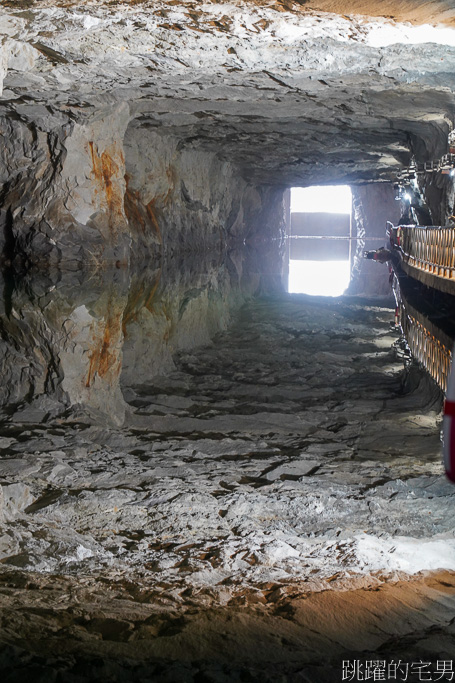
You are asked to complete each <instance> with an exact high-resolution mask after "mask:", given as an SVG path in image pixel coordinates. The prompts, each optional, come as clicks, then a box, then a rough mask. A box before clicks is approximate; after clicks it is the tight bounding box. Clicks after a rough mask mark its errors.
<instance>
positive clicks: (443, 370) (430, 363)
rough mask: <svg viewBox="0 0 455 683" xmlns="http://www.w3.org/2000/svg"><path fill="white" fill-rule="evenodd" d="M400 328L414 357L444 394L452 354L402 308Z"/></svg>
mask: <svg viewBox="0 0 455 683" xmlns="http://www.w3.org/2000/svg"><path fill="white" fill-rule="evenodd" d="M400 326H401V329H402V330H403V334H404V336H405V337H406V340H407V342H408V344H409V348H410V350H411V353H412V355H413V356H414V358H416V359H417V360H418V361H419V363H421V364H422V365H423V367H424V368H425V370H426V371H427V372H428V373H429V374H430V375H431V377H432V378H433V379H434V380H435V382H436V383H437V384H438V385H439V386H440V387H441V389H442V390H443V391H444V393H445V392H446V390H447V381H448V378H449V373H450V368H451V364H452V352H451V351H450V349H448V348H447V347H446V346H445V345H444V344H443V343H442V342H441V341H440V340H439V339H437V338H436V337H435V336H434V335H433V334H432V333H431V332H430V331H429V330H427V329H426V328H425V327H424V325H423V324H422V323H421V322H419V321H418V320H417V319H416V318H414V317H413V316H412V315H409V314H408V313H407V312H406V310H405V308H404V307H401V320H400Z"/></svg>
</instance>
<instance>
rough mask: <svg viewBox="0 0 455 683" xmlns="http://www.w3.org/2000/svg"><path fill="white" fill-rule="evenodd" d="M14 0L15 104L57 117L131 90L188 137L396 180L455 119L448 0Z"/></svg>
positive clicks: (225, 152)
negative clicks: (200, 0) (227, 0)
mask: <svg viewBox="0 0 455 683" xmlns="http://www.w3.org/2000/svg"><path fill="white" fill-rule="evenodd" d="M3 4H4V7H5V9H4V14H3V15H2V16H1V17H0V27H1V28H0V32H1V34H3V42H2V46H1V49H2V59H1V60H0V75H2V76H3V79H2V80H3V96H2V98H1V105H0V107H1V110H0V113H10V114H11V115H13V116H15V117H19V118H20V119H21V120H23V121H29V120H33V121H35V122H38V125H39V127H41V128H42V129H43V130H49V129H50V128H51V127H52V126H56V125H58V124H59V123H61V125H63V124H64V123H65V121H67V120H68V118H69V119H70V120H76V121H87V120H88V119H90V118H96V117H97V116H98V115H99V114H100V111H103V110H104V111H105V109H106V107H107V108H109V107H112V106H113V105H114V104H117V103H119V102H125V103H127V104H128V106H129V108H130V117H131V120H133V119H135V120H136V125H139V126H143V127H144V128H153V129H154V130H156V131H158V132H161V133H163V134H172V135H175V136H177V137H178V138H179V139H180V140H181V142H180V146H181V148H184V147H186V148H188V147H190V148H199V149H204V150H211V151H216V153H217V154H218V155H219V156H220V158H222V159H225V160H229V161H232V162H234V163H235V164H237V165H238V166H240V167H241V169H242V171H243V174H244V175H245V176H246V177H247V178H248V179H249V180H252V181H254V182H259V183H263V182H265V183H273V184H289V185H292V184H307V183H312V182H321V181H323V182H330V181H332V182H334V181H336V182H339V181H348V182H349V181H350V182H352V181H354V182H355V181H356V180H357V181H364V180H371V179H378V178H383V179H389V178H391V177H393V171H394V169H396V168H398V167H399V166H400V165H401V164H403V163H406V162H407V161H408V160H409V158H410V152H414V153H415V154H416V155H417V156H418V157H419V159H427V158H431V157H432V156H438V155H440V154H442V153H443V152H445V146H446V140H447V132H448V131H449V130H450V129H451V128H452V126H453V110H454V96H453V90H454V88H455V35H454V34H455V31H454V30H453V29H451V28H448V26H450V25H453V23H454V22H455V10H454V9H453V8H451V7H450V3H447V2H402V3H397V4H396V3H393V4H392V3H390V2H386V3H383V2H381V3H376V6H371V7H370V6H369V4H368V3H365V2H362V1H359V2H355V1H354V2H351V3H337V2H332V1H331V0H327V1H324V0H320V1H319V2H316V3H311V4H308V5H307V4H306V3H300V4H296V3H292V2H284V3H278V2H269V3H251V2H248V3H245V2H239V1H238V0H236V1H234V2H230V3H206V4H198V3H192V2H186V3H180V2H175V1H174V0H170V1H169V2H159V3H156V2H154V3H148V2H131V3H129V4H126V3H125V4H122V3H118V2H115V3H114V2H110V3H94V2H92V3H90V2H86V3H73V2H68V3H66V2H61V3H53V2H39V3H37V2H7V3H3ZM379 11H380V12H382V14H383V15H384V16H383V17H380V16H378V14H379ZM346 12H348V13H349V14H346ZM367 15H370V16H367ZM395 19H397V20H399V21H403V20H411V21H413V22H414V24H411V23H404V24H403V23H402V24H399V23H395ZM442 21H444V22H446V25H445V26H439V27H437V28H434V27H431V26H421V25H419V23H420V24H422V22H431V23H432V24H437V23H438V22H442ZM426 41H432V42H426Z"/></svg>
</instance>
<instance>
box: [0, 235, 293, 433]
mask: <svg viewBox="0 0 455 683" xmlns="http://www.w3.org/2000/svg"><path fill="white" fill-rule="evenodd" d="M272 251H273V258H272V253H271V254H269V257H270V258H268V259H267V258H264V250H263V252H262V254H259V252H258V251H257V250H253V249H247V248H245V249H243V250H233V251H231V252H229V253H228V254H220V253H215V254H213V253H206V254H204V255H198V256H197V257H195V256H193V257H191V256H188V255H186V256H185V257H182V256H180V257H179V256H173V257H169V258H163V259H160V260H159V261H158V262H157V264H156V266H155V267H154V266H153V265H150V266H149V267H148V268H146V269H142V270H137V269H134V268H113V269H112V270H105V271H97V272H87V271H84V272H82V271H79V272H62V271H59V272H57V271H56V272H53V273H47V274H42V273H40V274H36V273H35V274H34V275H31V274H29V275H26V276H22V277H21V278H18V277H15V276H14V275H13V274H11V273H8V274H4V276H3V281H2V285H3V297H2V300H1V303H0V306H1V312H0V331H1V339H2V341H1V343H0V364H1V370H2V376H3V378H4V381H3V383H2V386H1V387H0V407H1V410H2V413H3V419H6V420H11V419H14V420H17V421H20V422H22V423H27V422H28V423H37V422H41V421H45V420H47V419H50V418H53V417H55V416H57V415H59V414H61V413H62V412H64V411H65V410H68V409H69V408H71V409H72V410H74V409H77V410H79V411H83V412H84V411H85V412H86V413H87V414H89V415H90V417H91V419H93V418H102V419H103V420H105V421H107V422H110V423H113V424H121V423H122V422H123V421H124V418H125V414H126V411H127V409H128V406H127V399H128V387H129V386H130V385H131V384H134V383H137V382H138V381H147V380H149V379H150V378H151V377H153V376H155V375H157V374H165V373H166V372H167V371H169V370H171V369H172V368H173V367H174V363H173V355H174V354H175V353H176V352H178V351H181V350H188V349H190V348H192V347H195V346H198V345H201V344H205V343H208V342H209V341H210V339H211V338H212V337H213V335H214V334H216V332H218V331H220V330H223V329H225V327H226V326H227V324H228V322H229V320H230V317H231V315H232V312H233V311H235V310H236V309H237V308H238V307H239V306H240V305H241V304H242V303H243V302H244V301H245V299H246V298H247V297H249V296H252V295H253V294H255V293H257V292H259V291H270V289H276V288H280V275H281V273H280V272H279V270H280V258H276V257H277V256H279V249H278V250H277V245H273V246H272Z"/></svg>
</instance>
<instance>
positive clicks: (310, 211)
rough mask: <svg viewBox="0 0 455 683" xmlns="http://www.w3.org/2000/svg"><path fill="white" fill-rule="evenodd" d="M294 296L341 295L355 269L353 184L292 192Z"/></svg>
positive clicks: (291, 284) (290, 283)
mask: <svg viewBox="0 0 455 683" xmlns="http://www.w3.org/2000/svg"><path fill="white" fill-rule="evenodd" d="M290 213H291V217H290V229H289V249H288V253H289V270H288V273H289V275H288V283H287V285H288V286H287V290H288V292H289V293H290V294H296V293H299V294H309V295H313V296H331V297H337V296H341V295H342V294H343V293H344V292H345V291H346V289H347V288H348V286H349V282H350V275H351V268H352V253H353V252H352V246H351V244H352V192H351V188H350V186H349V185H313V186H310V187H293V188H291V191H290Z"/></svg>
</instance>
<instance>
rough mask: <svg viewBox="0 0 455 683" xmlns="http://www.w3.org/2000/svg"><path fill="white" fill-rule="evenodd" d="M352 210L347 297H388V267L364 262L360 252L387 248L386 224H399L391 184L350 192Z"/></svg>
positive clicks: (361, 187)
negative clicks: (350, 262)
mask: <svg viewBox="0 0 455 683" xmlns="http://www.w3.org/2000/svg"><path fill="white" fill-rule="evenodd" d="M352 208H353V212H352V221H353V235H355V236H356V237H357V242H355V248H354V252H353V253H354V258H353V263H352V270H351V278H352V279H351V283H350V285H349V288H348V293H349V294H363V295H365V296H376V295H379V296H380V295H387V294H391V291H392V290H391V286H390V284H389V269H388V267H387V265H386V264H382V263H377V262H375V261H370V260H367V259H364V258H363V252H364V251H370V250H372V249H378V248H379V247H384V246H386V244H387V237H386V222H387V221H390V222H391V223H393V224H394V225H396V224H397V223H398V220H399V218H400V209H401V202H397V201H395V191H394V189H393V186H392V185H391V184H390V183H371V184H368V185H360V186H357V187H353V188H352Z"/></svg>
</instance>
